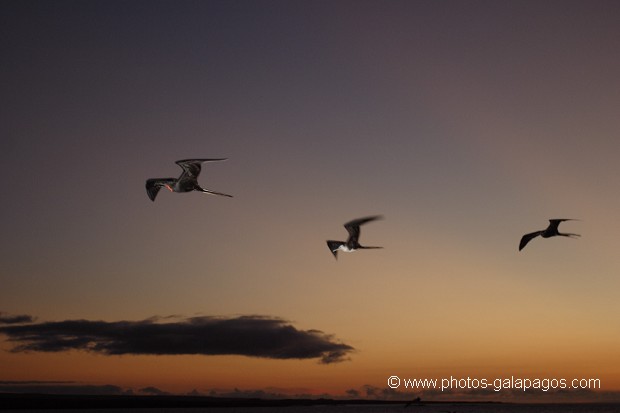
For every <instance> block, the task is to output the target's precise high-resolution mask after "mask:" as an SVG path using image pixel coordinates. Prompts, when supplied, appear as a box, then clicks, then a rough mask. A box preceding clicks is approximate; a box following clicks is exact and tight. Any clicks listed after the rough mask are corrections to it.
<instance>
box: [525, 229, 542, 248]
mask: <svg viewBox="0 0 620 413" xmlns="http://www.w3.org/2000/svg"><path fill="white" fill-rule="evenodd" d="M542 233H543V231H535V232H530V233H529V234H525V235H524V236H523V237H521V242H520V243H519V251H521V250H522V249H523V248H524V247H525V246H526V245H527V243H528V242H530V241H531V240H533V239H534V238H536V237H537V236H539V235H540V234H542Z"/></svg>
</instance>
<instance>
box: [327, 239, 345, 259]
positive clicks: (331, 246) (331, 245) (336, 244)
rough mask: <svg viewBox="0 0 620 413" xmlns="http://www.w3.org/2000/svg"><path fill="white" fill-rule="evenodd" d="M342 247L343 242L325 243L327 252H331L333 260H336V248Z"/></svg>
mask: <svg viewBox="0 0 620 413" xmlns="http://www.w3.org/2000/svg"><path fill="white" fill-rule="evenodd" d="M341 245H344V242H342V241H333V240H328V241H327V246H328V247H329V250H330V251H331V252H332V254H334V258H336V259H338V248H339V247H340V246H341Z"/></svg>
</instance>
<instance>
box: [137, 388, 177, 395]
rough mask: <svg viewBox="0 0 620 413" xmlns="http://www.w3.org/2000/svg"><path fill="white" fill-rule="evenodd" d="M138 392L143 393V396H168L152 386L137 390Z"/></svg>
mask: <svg viewBox="0 0 620 413" xmlns="http://www.w3.org/2000/svg"><path fill="white" fill-rule="evenodd" d="M138 392H140V393H143V394H149V395H153V396H164V395H167V394H170V393H168V392H165V391H163V390H160V389H158V388H157V387H153V386H149V387H145V388H143V389H140V390H138Z"/></svg>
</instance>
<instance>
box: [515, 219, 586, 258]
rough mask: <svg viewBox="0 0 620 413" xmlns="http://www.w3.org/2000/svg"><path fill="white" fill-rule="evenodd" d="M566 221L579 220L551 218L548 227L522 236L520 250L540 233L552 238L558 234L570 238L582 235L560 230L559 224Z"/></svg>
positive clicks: (544, 236) (542, 235)
mask: <svg viewBox="0 0 620 413" xmlns="http://www.w3.org/2000/svg"><path fill="white" fill-rule="evenodd" d="M564 221H577V220H575V219H570V218H563V219H550V220H549V226H548V227H547V228H546V229H543V230H542V231H535V232H530V233H529V234H525V235H524V236H523V237H522V238H521V242H520V243H519V251H521V250H522V249H523V248H524V247H525V246H526V245H527V243H528V242H530V241H531V240H533V239H534V238H536V237H537V236H539V235H540V236H541V237H543V238H550V237H555V236H558V235H561V236H563V237H570V238H575V237H580V236H581V235H579V234H572V233H564V232H560V231H558V226H559V225H560V223H561V222H564Z"/></svg>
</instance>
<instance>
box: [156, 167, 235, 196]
mask: <svg viewBox="0 0 620 413" xmlns="http://www.w3.org/2000/svg"><path fill="white" fill-rule="evenodd" d="M226 159H227V158H217V159H183V160H181V161H176V164H177V165H179V166H180V167H181V169H183V173H182V174H181V176H179V177H178V178H152V179H147V180H146V193H147V194H148V196H149V198H150V199H151V201H153V202H155V197H156V196H157V193H158V192H159V190H160V189H161V188H166V189H167V190H169V191H170V192H191V191H200V192H204V193H207V194H213V195H222V196H228V197H231V198H232V195H228V194H223V193H221V192H215V191H211V190H208V189H205V188H202V187H201V186H200V185H198V175H200V170H201V165H202V163H203V162H216V161H225V160H226Z"/></svg>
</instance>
